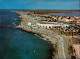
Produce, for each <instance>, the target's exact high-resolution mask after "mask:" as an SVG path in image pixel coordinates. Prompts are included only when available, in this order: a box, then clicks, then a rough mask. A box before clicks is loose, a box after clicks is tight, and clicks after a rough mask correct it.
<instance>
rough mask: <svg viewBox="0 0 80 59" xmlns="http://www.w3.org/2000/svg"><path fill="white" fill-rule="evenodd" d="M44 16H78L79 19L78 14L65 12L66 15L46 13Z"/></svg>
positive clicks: (79, 13) (79, 15)
mask: <svg viewBox="0 0 80 59" xmlns="http://www.w3.org/2000/svg"><path fill="white" fill-rule="evenodd" d="M46 15H55V16H78V17H80V12H66V13H48V14H46Z"/></svg>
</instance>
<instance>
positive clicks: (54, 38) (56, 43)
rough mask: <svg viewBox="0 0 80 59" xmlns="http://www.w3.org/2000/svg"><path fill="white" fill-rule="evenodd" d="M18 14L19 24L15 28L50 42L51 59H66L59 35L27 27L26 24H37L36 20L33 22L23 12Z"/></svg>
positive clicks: (50, 31)
mask: <svg viewBox="0 0 80 59" xmlns="http://www.w3.org/2000/svg"><path fill="white" fill-rule="evenodd" d="M16 12H17V13H19V14H20V16H19V17H20V18H21V20H22V21H21V24H20V25H19V26H17V27H16V28H20V29H22V30H24V31H27V32H31V33H36V34H39V35H41V36H42V37H44V38H45V39H46V40H48V41H50V42H51V45H52V48H53V51H52V54H53V55H52V59H59V58H62V59H63V58H64V59H66V56H65V52H64V46H63V44H62V42H63V41H62V39H63V38H62V37H60V36H59V35H57V34H55V33H54V32H53V31H52V30H50V29H42V28H31V27H30V26H28V22H31V23H35V22H38V20H34V19H33V18H32V17H31V16H30V15H25V14H24V12H18V11H16Z"/></svg>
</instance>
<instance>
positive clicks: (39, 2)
mask: <svg viewBox="0 0 80 59" xmlns="http://www.w3.org/2000/svg"><path fill="white" fill-rule="evenodd" d="M79 3H80V0H0V9H51V10H80V7H79Z"/></svg>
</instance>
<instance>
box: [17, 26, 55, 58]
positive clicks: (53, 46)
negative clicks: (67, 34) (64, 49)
mask: <svg viewBox="0 0 80 59" xmlns="http://www.w3.org/2000/svg"><path fill="white" fill-rule="evenodd" d="M17 28H18V29H20V30H22V31H25V32H28V33H32V34H34V35H35V34H36V35H38V36H40V37H41V39H43V38H44V39H46V38H45V37H44V36H42V35H41V34H39V33H35V32H32V31H29V30H24V29H23V28H19V27H17ZM40 37H39V38H40ZM44 39H43V40H44ZM49 40H50V39H46V40H45V41H48V42H47V43H49V44H50V46H51V48H52V49H51V50H52V53H51V56H52V57H51V59H54V57H55V56H54V55H53V54H55V53H57V51H56V50H57V45H55V44H53V43H51V41H49ZM54 52H55V53H54ZM55 58H56V57H55Z"/></svg>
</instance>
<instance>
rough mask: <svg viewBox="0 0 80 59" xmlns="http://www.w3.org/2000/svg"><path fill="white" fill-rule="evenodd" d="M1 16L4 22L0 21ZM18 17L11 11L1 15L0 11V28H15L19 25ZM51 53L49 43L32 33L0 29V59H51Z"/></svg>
mask: <svg viewBox="0 0 80 59" xmlns="http://www.w3.org/2000/svg"><path fill="white" fill-rule="evenodd" d="M5 13H8V15H7V14H6V15H5ZM11 14H12V17H11V18H10V17H9V16H11ZM2 16H3V18H4V20H3V19H1V18H2ZM18 16H19V15H18V14H17V13H15V12H12V11H3V13H2V11H1V12H0V27H3V26H4V27H7V26H8V27H9V26H10V27H11V26H12V27H15V26H16V25H18V24H19V23H20V19H19V18H18ZM8 18H9V19H8ZM14 19H16V20H14ZM2 22H3V23H2ZM9 22H10V24H9ZM13 23H14V24H16V25H14V24H13ZM34 50H35V53H34ZM51 53H52V48H51V45H50V44H49V42H48V41H44V40H43V39H41V38H39V37H38V36H35V35H34V34H32V33H28V32H25V31H22V30H20V29H13V28H0V59H51Z"/></svg>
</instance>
